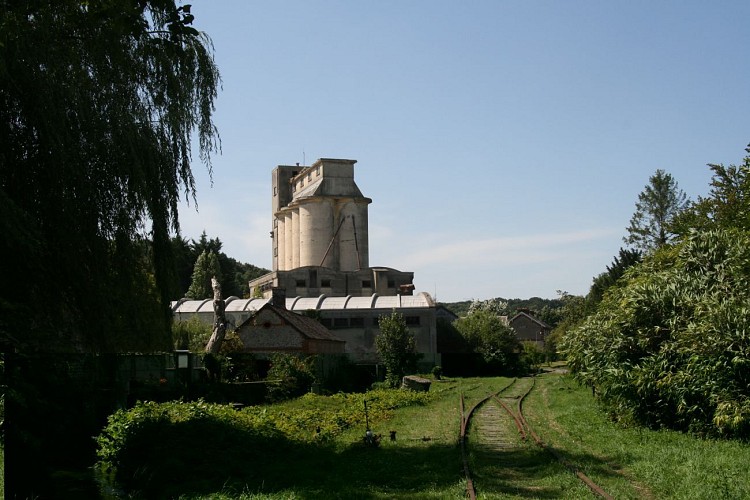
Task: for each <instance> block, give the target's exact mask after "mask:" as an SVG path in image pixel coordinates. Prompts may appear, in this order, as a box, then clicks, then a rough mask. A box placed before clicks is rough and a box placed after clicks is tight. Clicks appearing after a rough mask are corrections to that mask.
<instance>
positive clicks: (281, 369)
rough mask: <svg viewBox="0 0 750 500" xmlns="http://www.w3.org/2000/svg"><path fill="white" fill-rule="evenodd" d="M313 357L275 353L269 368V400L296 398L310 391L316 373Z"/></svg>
mask: <svg viewBox="0 0 750 500" xmlns="http://www.w3.org/2000/svg"><path fill="white" fill-rule="evenodd" d="M314 363H315V360H314V358H312V357H302V356H297V355H295V354H284V353H274V354H272V355H271V366H270V367H269V369H268V376H267V379H268V381H269V383H268V400H269V401H271V402H277V401H283V400H285V399H291V398H296V397H298V396H302V395H303V394H305V393H306V392H309V391H310V388H311V387H312V384H313V382H315V374H314V373H313V366H314Z"/></svg>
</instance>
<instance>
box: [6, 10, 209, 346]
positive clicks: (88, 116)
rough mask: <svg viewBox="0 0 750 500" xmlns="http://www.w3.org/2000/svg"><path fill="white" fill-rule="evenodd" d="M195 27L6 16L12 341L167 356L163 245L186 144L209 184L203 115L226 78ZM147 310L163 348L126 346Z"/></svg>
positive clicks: (142, 19)
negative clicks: (148, 307) (147, 307)
mask: <svg viewBox="0 0 750 500" xmlns="http://www.w3.org/2000/svg"><path fill="white" fill-rule="evenodd" d="M193 20H194V17H193V15H192V14H191V13H190V7H189V6H188V5H185V6H183V7H177V5H176V4H175V2H174V0H158V1H157V0H111V1H108V2H81V1H78V0H55V1H38V2H31V1H17V2H4V3H3V9H2V10H1V11H0V150H1V151H2V153H1V154H0V209H2V213H3V217H1V218H0V231H2V233H3V235H4V238H3V239H4V240H5V241H4V242H3V243H2V247H3V248H2V250H3V251H5V253H4V258H3V259H2V264H0V266H2V268H0V274H1V275H2V276H3V280H4V282H6V283H12V286H6V287H3V290H2V292H0V294H1V295H0V317H1V318H2V321H0V335H2V336H3V337H4V338H5V340H6V341H10V342H13V343H14V344H16V345H21V344H23V345H28V346H29V347H34V346H37V347H39V346H42V347H43V348H44V349H66V350H68V349H74V350H130V349H134V348H136V349H139V350H140V349H142V348H148V349H159V348H164V349H168V348H169V347H170V344H171V342H170V341H169V327H168V322H169V320H170V316H171V315H170V311H169V308H168V304H169V300H170V299H172V298H173V297H172V296H171V290H172V289H173V286H174V285H173V283H174V281H173V280H174V274H173V270H174V266H173V261H172V255H171V244H170V232H171V231H177V230H178V214H177V205H178V201H179V198H180V196H181V193H185V194H187V195H192V196H193V197H194V196H195V183H194V178H193V173H192V170H191V159H192V151H191V148H192V145H193V144H194V143H195V144H197V145H198V148H199V154H200V158H201V160H202V161H203V163H204V164H205V165H206V166H207V167H208V169H209V172H210V169H211V154H212V153H213V152H215V151H216V150H217V149H218V135H217V132H216V129H215V127H214V125H213V123H212V120H211V115H212V113H213V110H214V105H213V104H214V99H215V98H216V95H217V89H218V86H219V73H218V70H217V68H216V65H215V64H214V61H213V57H212V53H211V51H212V46H211V42H210V39H209V38H208V37H207V36H206V35H205V34H202V33H200V32H198V31H197V30H196V29H194V28H193V27H192V26H191V24H192V22H193ZM196 132H197V137H194V135H196ZM194 138H195V139H197V141H195V142H194ZM146 237H148V240H150V246H151V248H150V249H149V251H148V255H149V257H150V259H151V262H148V263H147V264H146V265H144V261H143V258H144V251H143V242H144V241H145V240H146V239H147V238H146ZM144 285H145V288H144ZM139 290H144V291H145V292H146V293H142V294H139V293H138V291H139ZM133 291H135V293H133ZM134 297H135V298H137V299H138V300H134ZM144 302H147V303H153V304H155V306H156V307H157V308H158V309H159V314H158V317H157V318H153V321H155V322H156V324H155V326H154V327H153V328H156V329H157V330H158V331H160V332H162V334H161V335H157V336H155V337H154V339H155V341H154V342H153V343H152V344H151V345H145V346H144V345H143V343H142V342H141V341H137V342H135V344H136V345H135V346H134V345H133V344H130V343H129V340H130V337H129V334H130V332H133V331H136V330H138V329H139V328H141V327H142V326H143V325H141V324H139V321H141V320H140V319H139V318H142V314H141V313H142V310H143V309H142V306H143V305H144ZM20 332H23V335H19V333H20Z"/></svg>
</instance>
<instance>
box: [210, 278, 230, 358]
mask: <svg viewBox="0 0 750 500" xmlns="http://www.w3.org/2000/svg"><path fill="white" fill-rule="evenodd" d="M211 288H213V289H214V330H213V333H212V334H211V338H210V339H209V341H208V344H206V352H207V353H209V354H217V353H218V352H219V351H220V350H221V344H222V342H224V336H225V335H226V333H227V319H226V316H225V315H224V307H225V305H226V304H225V303H224V299H222V298H221V284H219V282H218V281H217V279H216V277H213V278H211Z"/></svg>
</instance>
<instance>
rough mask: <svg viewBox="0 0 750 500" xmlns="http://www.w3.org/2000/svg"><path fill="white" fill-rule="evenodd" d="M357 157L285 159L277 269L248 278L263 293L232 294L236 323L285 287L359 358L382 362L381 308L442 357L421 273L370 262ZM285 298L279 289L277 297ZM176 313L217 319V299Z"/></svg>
mask: <svg viewBox="0 0 750 500" xmlns="http://www.w3.org/2000/svg"><path fill="white" fill-rule="evenodd" d="M355 163H356V160H345V159H332V158H321V159H319V160H317V161H316V162H315V163H313V164H312V165H310V166H300V165H294V166H290V165H280V166H278V167H276V168H275V169H273V171H272V174H271V189H272V195H271V200H272V214H271V240H272V244H271V248H272V262H273V266H272V271H271V272H270V273H268V274H266V275H264V276H261V277H260V278H257V279H255V280H253V281H251V282H250V283H249V287H250V290H251V292H252V295H253V296H254V297H257V298H251V299H240V298H237V297H230V298H228V299H226V309H225V314H226V317H227V321H228V322H229V328H237V327H239V326H240V325H242V324H245V322H246V321H247V320H248V319H249V318H251V317H252V316H253V315H254V314H255V312H256V311H258V310H260V309H261V308H262V307H263V306H264V305H265V304H267V303H269V302H270V301H273V300H274V295H277V296H278V294H279V291H280V290H283V291H284V293H285V297H286V298H285V299H284V300H285V308H286V309H287V310H289V311H293V312H296V313H307V314H313V315H315V316H316V317H318V318H319V319H320V321H321V323H323V325H325V326H326V327H327V328H328V329H329V330H331V332H332V333H333V334H334V335H335V337H337V338H339V339H341V340H344V341H345V342H346V345H345V348H344V351H345V352H346V353H347V354H348V355H349V356H350V358H351V359H352V360H353V361H355V362H359V363H377V361H378V360H377V353H376V350H375V343H374V339H375V337H376V336H377V334H378V321H379V318H380V317H381V316H384V315H389V314H391V313H393V312H394V311H395V312H399V313H401V314H403V316H404V318H405V320H406V324H407V326H408V328H409V330H410V331H411V332H412V334H413V335H414V337H415V340H416V345H417V352H418V353H420V354H421V355H422V360H421V362H422V363H424V364H426V365H434V364H439V362H440V359H439V354H438V353H437V340H436V337H437V334H436V319H435V306H436V305H435V302H434V300H433V299H432V297H430V295H429V294H427V293H424V292H422V293H417V294H415V293H414V284H413V280H414V273H412V272H406V271H399V270H397V269H393V268H390V267H384V266H370V262H369V260H370V259H369V246H370V244H369V229H368V207H369V205H370V204H371V203H372V200H371V199H370V198H367V197H365V196H364V195H363V194H362V192H361V191H360V189H359V187H358V186H357V184H356V183H355V182H354V164H355ZM275 300H276V301H277V302H278V297H277V298H276V299H275ZM172 310H173V312H174V314H175V317H176V318H177V319H182V320H184V319H187V317H189V316H192V315H198V316H199V317H200V318H201V319H202V320H204V321H206V322H209V323H210V322H212V321H213V306H212V302H211V301H210V300H206V301H200V300H198V301H196V300H186V299H183V300H181V301H178V302H174V303H173V304H172Z"/></svg>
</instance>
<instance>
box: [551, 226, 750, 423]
mask: <svg viewBox="0 0 750 500" xmlns="http://www.w3.org/2000/svg"><path fill="white" fill-rule="evenodd" d="M561 347H562V349H563V350H564V352H565V353H566V355H567V357H568V360H569V366H570V368H571V369H572V370H573V371H574V373H575V374H576V376H577V377H578V379H579V380H581V381H582V382H584V383H586V384H589V385H591V386H592V387H594V388H595V390H596V392H597V394H598V395H599V396H600V398H601V401H602V402H603V403H605V405H607V407H608V408H609V409H610V410H611V412H612V414H613V416H617V417H618V418H620V419H631V420H633V421H636V422H638V423H642V424H646V425H649V426H653V427H660V426H665V427H670V428H676V429H681V430H690V431H694V432H698V433H702V434H709V435H713V434H720V435H725V436H732V437H740V438H747V437H750V370H749V369H748V368H750V238H748V236H747V234H746V233H743V232H740V231H720V230H716V231H707V232H702V233H700V234H698V233H694V234H692V235H690V236H689V237H687V238H685V240H684V241H683V242H682V243H680V244H679V245H678V246H675V247H666V248H663V249H662V250H660V251H658V252H656V254H654V255H653V256H652V257H650V258H648V259H646V260H645V261H644V262H643V263H642V264H641V265H639V266H635V267H634V268H632V269H631V270H630V271H628V273H626V276H625V280H623V281H621V282H620V285H619V286H615V287H613V288H611V289H610V290H609V291H608V292H607V294H606V295H605V297H604V300H603V302H602V303H601V304H600V306H599V308H598V311H597V313H596V314H595V315H593V316H591V317H590V318H589V319H588V320H587V321H585V322H584V323H583V325H582V326H581V327H580V328H578V329H575V330H573V331H571V332H569V333H568V334H567V335H566V336H565V338H564V339H563V341H562V345H561Z"/></svg>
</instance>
